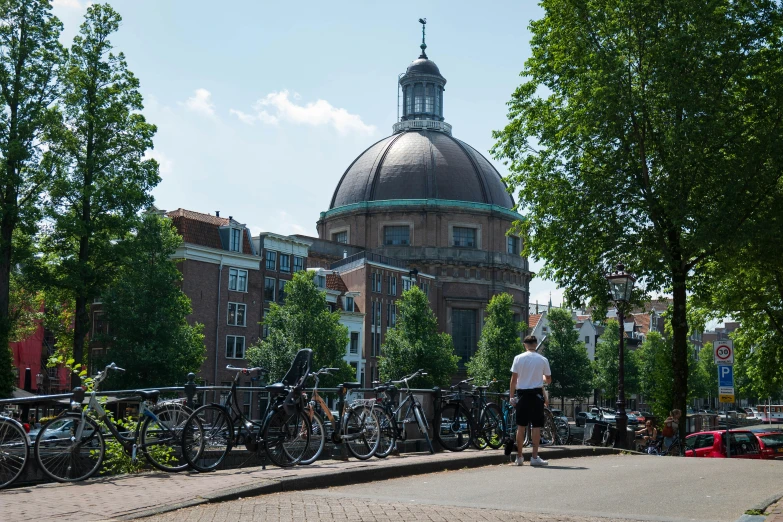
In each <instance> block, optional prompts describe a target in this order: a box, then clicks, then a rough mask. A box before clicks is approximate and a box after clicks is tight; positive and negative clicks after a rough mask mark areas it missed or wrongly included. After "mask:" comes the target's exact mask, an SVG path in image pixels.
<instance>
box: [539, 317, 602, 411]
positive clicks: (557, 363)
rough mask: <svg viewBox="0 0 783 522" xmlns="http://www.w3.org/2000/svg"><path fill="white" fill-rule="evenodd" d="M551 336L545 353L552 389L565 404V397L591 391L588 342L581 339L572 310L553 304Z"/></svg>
mask: <svg viewBox="0 0 783 522" xmlns="http://www.w3.org/2000/svg"><path fill="white" fill-rule="evenodd" d="M547 320H548V321H549V332H550V333H549V337H548V338H547V341H546V348H545V350H544V355H545V356H546V358H547V359H549V368H550V370H551V371H552V384H551V385H550V386H549V393H550V395H551V396H552V397H559V398H560V406H561V408H562V407H564V404H565V399H566V397H570V398H581V397H585V396H589V395H590V394H591V393H592V390H593V388H592V377H593V375H592V373H593V372H592V368H591V367H590V358H589V357H588V356H587V349H586V348H585V344H584V343H583V342H582V341H580V340H579V332H578V331H577V330H576V329H575V326H576V325H575V324H574V320H573V318H572V317H571V314H570V313H569V312H567V311H566V310H563V309H561V308H553V309H551V310H550V311H549V313H548V314H547Z"/></svg>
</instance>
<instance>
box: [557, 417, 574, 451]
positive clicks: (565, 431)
mask: <svg viewBox="0 0 783 522" xmlns="http://www.w3.org/2000/svg"><path fill="white" fill-rule="evenodd" d="M555 427H556V429H557V430H556V431H557V443H558V444H560V445H561V446H565V445H566V444H568V440H569V439H570V438H571V426H569V424H568V423H567V422H566V421H564V420H563V419H561V418H560V417H558V418H556V419H555Z"/></svg>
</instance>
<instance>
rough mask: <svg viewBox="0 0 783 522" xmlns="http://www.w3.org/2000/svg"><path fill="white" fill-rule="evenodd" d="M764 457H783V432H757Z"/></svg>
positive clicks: (762, 456)
mask: <svg viewBox="0 0 783 522" xmlns="http://www.w3.org/2000/svg"><path fill="white" fill-rule="evenodd" d="M755 433H756V438H757V439H758V440H759V446H760V447H761V458H762V459H783V433H774V432H755Z"/></svg>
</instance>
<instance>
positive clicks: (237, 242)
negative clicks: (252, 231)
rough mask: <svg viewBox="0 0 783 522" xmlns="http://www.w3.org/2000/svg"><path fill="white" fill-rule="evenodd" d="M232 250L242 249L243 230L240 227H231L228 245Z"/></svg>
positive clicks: (239, 250)
mask: <svg viewBox="0 0 783 522" xmlns="http://www.w3.org/2000/svg"><path fill="white" fill-rule="evenodd" d="M228 249H229V250H231V251H232V252H241V251H242V231H241V230H240V229H238V228H232V229H231V241H230V244H229V247H228Z"/></svg>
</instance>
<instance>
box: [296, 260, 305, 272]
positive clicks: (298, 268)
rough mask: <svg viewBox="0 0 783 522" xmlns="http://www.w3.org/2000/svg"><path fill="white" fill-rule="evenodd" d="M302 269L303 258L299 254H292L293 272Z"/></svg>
mask: <svg viewBox="0 0 783 522" xmlns="http://www.w3.org/2000/svg"><path fill="white" fill-rule="evenodd" d="M302 270H304V258H303V257H301V256H294V272H295V273H296V272H301V271H302Z"/></svg>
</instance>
